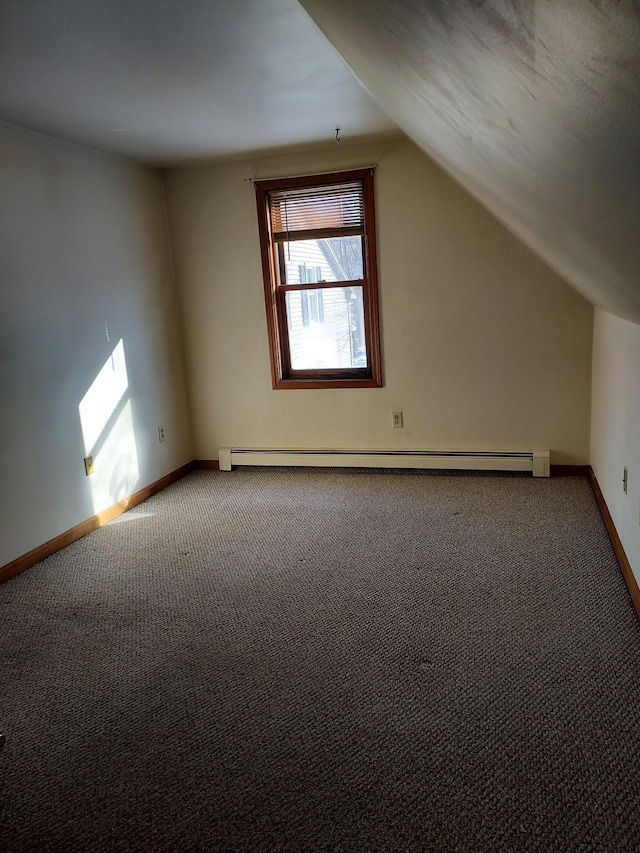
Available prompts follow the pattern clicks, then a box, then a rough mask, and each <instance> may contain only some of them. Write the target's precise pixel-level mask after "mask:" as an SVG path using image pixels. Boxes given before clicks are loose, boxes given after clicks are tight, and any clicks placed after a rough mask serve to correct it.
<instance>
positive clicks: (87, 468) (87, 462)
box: [84, 456, 93, 477]
mask: <svg viewBox="0 0 640 853" xmlns="http://www.w3.org/2000/svg"><path fill="white" fill-rule="evenodd" d="M84 473H85V474H86V475H87V477H88V476H89V474H93V456H85V457H84Z"/></svg>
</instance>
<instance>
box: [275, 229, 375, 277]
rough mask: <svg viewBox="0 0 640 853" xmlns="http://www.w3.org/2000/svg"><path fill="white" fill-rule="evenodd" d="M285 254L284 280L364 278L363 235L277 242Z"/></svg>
mask: <svg viewBox="0 0 640 853" xmlns="http://www.w3.org/2000/svg"><path fill="white" fill-rule="evenodd" d="M280 245H281V246H282V250H281V251H282V252H283V253H284V264H285V275H286V281H281V282H280V284H310V283H313V282H314V281H356V280H357V279H361V278H363V268H362V237H360V236H359V235H358V236H355V237H329V238H327V239H325V240H294V241H292V242H285V243H281V244H280Z"/></svg>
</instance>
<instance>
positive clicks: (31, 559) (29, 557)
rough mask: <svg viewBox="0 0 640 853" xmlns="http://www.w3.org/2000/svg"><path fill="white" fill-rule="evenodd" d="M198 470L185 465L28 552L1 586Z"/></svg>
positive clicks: (0, 579) (6, 570)
mask: <svg viewBox="0 0 640 853" xmlns="http://www.w3.org/2000/svg"><path fill="white" fill-rule="evenodd" d="M195 467H196V466H195V463H194V462H187V464H186V465H183V466H182V467H180V468H176V470H175V471H171V473H169V474H166V475H165V476H164V477H161V478H160V479H159V480H156V481H155V483H151V485H150V486H145V488H144V489H140V491H139V492H136V493H135V494H134V495H131V497H129V498H125V499H124V500H123V501H120V502H119V503H117V504H114V505H113V506H110V507H109V508H108V509H105V510H103V511H102V512H99V513H98V514H97V515H94V516H92V517H91V518H87V519H86V521H81V522H80V524H76V526H75V527H72V528H71V530H66V531H65V532H64V533H61V534H60V535H59V536H55V537H54V538H53V539H50V540H49V541H48V542H45V543H44V545H38V547H37V548H34V549H33V550H32V551H29V553H28V554H23V555H22V557H18V558H17V559H16V560H12V561H11V562H10V563H7V564H6V565H5V566H2V567H0V583H4V582H5V581H8V580H9V579H10V578H13V577H15V576H16V575H19V574H20V573H21V572H24V571H26V570H27V569H30V568H31V566H35V564H36V563H39V562H41V560H45V559H46V558H47V557H50V556H51V555H52V554H55V553H56V551H60V549H61V548H66V547H67V545H71V543H72V542H75V541H76V540H78V539H82V537H83V536H86V535H87V533H92V532H93V531H94V530H97V529H98V528H99V527H102V526H103V525H104V524H107V523H108V522H109V521H113V519H114V518H117V517H118V516H119V515H122V513H123V512H126V510H128V509H131V507H134V506H136V505H137V504H139V503H142V502H143V501H146V500H147V498H150V497H151V495H155V494H157V493H158V492H161V491H162V489H166V487H167V486H170V485H171V484H172V483H175V482H176V481H177V480H181V479H182V477H184V476H185V474H188V473H189V472H190V471H193V469H194V468H195Z"/></svg>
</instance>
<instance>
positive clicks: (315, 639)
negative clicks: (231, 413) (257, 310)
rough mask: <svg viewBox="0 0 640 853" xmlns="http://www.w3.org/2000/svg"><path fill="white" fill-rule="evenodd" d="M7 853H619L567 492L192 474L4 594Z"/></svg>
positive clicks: (603, 539)
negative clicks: (197, 852)
mask: <svg viewBox="0 0 640 853" xmlns="http://www.w3.org/2000/svg"><path fill="white" fill-rule="evenodd" d="M0 622H1V629H0V645H1V647H2V648H1V651H2V657H1V669H0V674H1V692H0V731H4V732H5V733H6V735H7V745H6V748H5V750H4V752H3V754H2V756H1V757H0V802H1V811H0V850H2V851H31V850H33V851H98V852H99V851H147V850H149V851H181V852H182V851H195V850H201V851H222V850H225V851H235V850H238V851H240V850H242V851H250V850H257V851H271V850H277V851H315V850H318V851H320V850H322V851H325V850H326V851H329V850H331V851H346V850H354V851H356V850H357V851H436V850H438V851H440V850H442V851H471V852H472V853H478V851H531V850H535V851H570V850H576V851H628V850H629V851H630V850H636V851H637V850H640V627H639V623H638V620H637V618H636V616H635V613H634V611H633V608H632V605H631V602H630V599H629V596H628V593H627V591H626V588H625V586H624V582H623V580H622V578H621V575H620V571H619V568H618V566H617V564H616V561H615V558H614V556H613V553H612V550H611V546H610V543H609V541H608V539H607V536H606V532H605V529H604V526H603V523H602V521H601V518H600V515H599V512H598V509H597V507H596V505H595V502H594V499H593V496H592V494H591V491H590V488H589V486H588V484H587V482H586V481H585V480H583V479H580V478H559V479H554V480H533V479H532V478H531V477H523V476H470V475H451V476H434V475H430V474H424V473H413V474H412V473H408V474H407V473H386V472H362V471H342V472H335V471H331V470H295V471H286V470H250V469H245V470H237V471H234V472H232V473H230V474H223V473H215V472H198V473H194V474H191V475H189V476H188V477H187V478H185V479H184V480H182V481H180V482H179V483H177V484H176V485H174V486H172V487H170V488H169V489H167V490H165V491H164V492H163V493H162V494H160V495H158V496H156V497H154V498H152V499H150V500H149V501H147V502H146V503H144V504H142V505H140V506H138V507H136V508H135V509H134V510H132V511H130V512H129V513H127V514H126V515H125V516H122V517H121V518H120V519H118V520H117V521H116V522H114V523H112V524H111V525H109V526H107V527H105V528H103V529H101V530H99V531H97V532H96V533H94V534H91V535H90V536H89V537H87V538H85V539H84V540H82V541H80V542H78V543H76V544H74V545H72V546H70V547H69V548H67V549H66V550H65V551H63V552H60V553H59V554H57V555H54V556H53V557H51V558H50V559H48V560H47V561H45V562H44V563H41V564H40V565H39V566H37V567H35V568H33V569H31V570H30V571H29V572H27V573H25V574H23V575H21V576H19V577H18V578H16V579H14V580H13V581H10V582H9V583H7V584H5V585H3V586H1V587H0Z"/></svg>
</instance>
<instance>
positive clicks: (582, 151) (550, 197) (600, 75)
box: [301, 0, 640, 323]
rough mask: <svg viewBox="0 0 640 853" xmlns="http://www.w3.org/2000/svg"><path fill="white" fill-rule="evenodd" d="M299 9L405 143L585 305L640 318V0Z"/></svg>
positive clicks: (307, 0)
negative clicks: (402, 133) (539, 258)
mask: <svg viewBox="0 0 640 853" xmlns="http://www.w3.org/2000/svg"><path fill="white" fill-rule="evenodd" d="M301 2H302V5H303V6H304V7H305V9H307V11H308V12H309V13H310V14H311V16H312V17H313V19H314V20H315V21H316V23H317V24H318V26H319V27H320V28H321V30H322V31H323V32H324V33H325V35H326V36H327V37H328V38H329V39H330V41H331V42H332V43H333V45H334V46H335V47H336V48H337V49H338V50H339V51H340V53H341V54H342V56H343V57H344V58H345V59H346V61H347V62H348V63H349V65H350V66H351V68H352V69H353V70H354V71H355V73H356V74H357V76H358V78H359V79H360V80H361V81H362V83H363V84H364V85H365V86H366V88H367V89H368V91H369V92H370V93H371V94H372V95H373V97H374V98H375V99H376V101H377V102H378V103H379V104H380V105H381V106H382V107H383V108H384V109H385V110H386V112H387V113H388V114H389V115H390V116H391V117H392V118H393V119H394V121H396V122H397V124H398V125H399V126H400V127H401V128H402V129H403V130H404V131H405V132H406V133H407V134H408V135H409V136H410V137H412V138H413V139H414V140H415V141H416V142H417V143H418V144H419V145H420V146H421V147H422V148H423V149H424V150H425V151H426V152H428V153H429V154H430V155H431V156H432V157H433V158H434V159H436V160H437V161H438V162H439V163H440V164H441V165H442V166H443V167H444V168H445V169H446V170H447V171H448V172H449V173H450V174H451V175H453V176H454V177H455V178H456V180H458V181H459V182H460V183H461V184H462V185H463V186H464V187H466V189H467V190H469V192H470V193H472V194H473V195H474V196H475V197H476V198H477V199H478V200H479V201H480V202H481V203H482V204H483V205H484V206H485V207H487V208H488V209H489V210H490V211H492V212H493V213H494V214H495V215H496V217H498V218H499V219H500V220H501V221H502V222H503V223H504V224H505V225H506V226H507V227H508V228H510V229H511V230H512V231H513V232H514V233H515V234H517V235H518V236H519V237H520V238H521V239H522V240H523V241H524V242H525V243H526V244H528V245H529V246H530V247H531V248H532V249H533V250H534V251H536V252H537V253H538V254H540V255H541V256H542V257H543V258H544V259H545V260H546V261H547V262H548V263H549V264H550V265H551V266H553V267H554V268H555V269H556V270H558V271H559V272H560V273H561V274H562V275H564V277H565V278H566V279H567V280H568V281H569V282H571V283H572V284H573V285H574V286H575V287H576V288H577V289H578V290H580V291H581V292H582V293H583V294H584V295H585V296H586V297H587V298H588V299H589V300H591V301H592V302H593V303H594V304H596V305H599V306H602V307H604V308H606V309H608V310H610V311H611V312H613V313H615V314H619V315H621V316H623V317H627V318H628V319H632V320H634V321H636V322H640V233H639V229H640V4H639V3H638V2H637V0H591V2H587V0H393V2H389V0H301ZM531 320H532V323H535V317H532V318H531Z"/></svg>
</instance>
